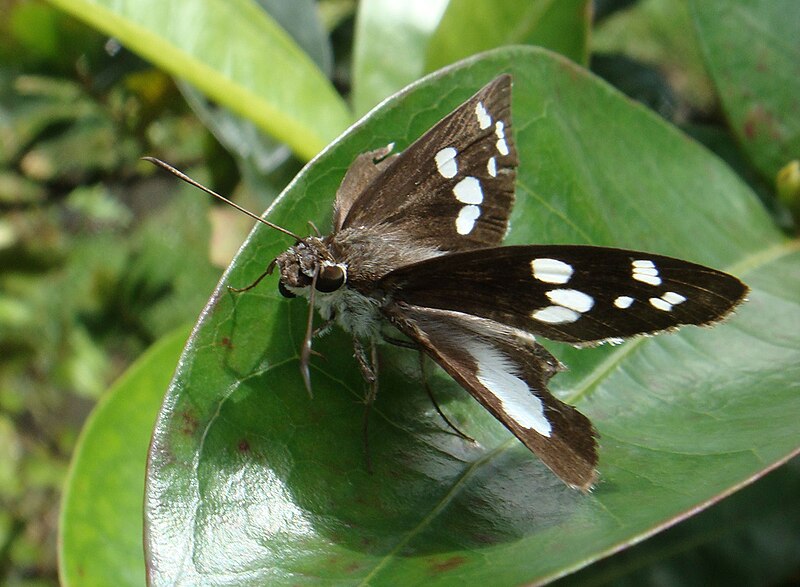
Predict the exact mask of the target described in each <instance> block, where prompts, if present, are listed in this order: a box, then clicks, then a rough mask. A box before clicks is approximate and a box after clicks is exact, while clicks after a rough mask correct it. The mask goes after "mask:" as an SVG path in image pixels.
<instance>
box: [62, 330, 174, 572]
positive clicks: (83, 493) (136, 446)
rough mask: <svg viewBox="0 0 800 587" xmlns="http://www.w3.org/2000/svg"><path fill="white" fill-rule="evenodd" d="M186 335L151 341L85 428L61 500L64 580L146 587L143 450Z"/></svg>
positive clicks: (93, 413)
mask: <svg viewBox="0 0 800 587" xmlns="http://www.w3.org/2000/svg"><path fill="white" fill-rule="evenodd" d="M188 333H189V330H188V328H186V327H182V328H180V329H178V330H176V331H175V332H173V333H172V334H170V335H168V336H166V337H164V338H163V339H161V341H160V342H158V343H156V344H155V345H153V346H152V347H151V349H150V350H149V351H148V352H147V353H145V354H144V355H143V356H142V357H141V358H140V359H139V360H138V361H136V363H134V364H133V365H132V366H131V367H130V368H129V369H128V370H127V371H126V372H125V374H124V375H123V376H122V377H121V378H120V379H119V381H117V382H116V383H115V384H114V386H113V387H112V388H111V389H110V390H109V392H108V394H107V395H106V396H105V398H103V400H102V401H101V402H100V403H99V404H98V405H97V407H96V408H95V409H94V411H93V412H92V415H91V416H90V417H89V420H88V422H87V423H86V425H85V426H84V428H83V431H82V433H81V437H80V440H79V441H78V446H77V447H76V449H75V452H74V454H73V456H72V465H71V467H70V473H69V477H68V479H67V483H66V485H65V487H64V494H63V497H62V503H61V519H60V521H59V540H58V546H59V552H58V557H59V567H60V569H59V574H60V577H61V583H62V585H65V586H70V585H76V586H77V585H80V586H81V587H87V586H88V587H91V586H92V585H118V586H121V587H122V586H126V585H131V586H137V587H138V586H139V585H143V584H144V581H145V573H144V571H145V565H144V557H143V551H142V532H143V529H142V495H143V494H144V473H145V466H146V461H147V447H148V445H149V443H150V432H151V430H152V427H153V422H155V419H156V415H157V414H158V408H159V406H160V404H161V400H162V398H163V393H164V389H165V388H166V387H167V385H168V384H169V380H170V378H171V377H172V373H173V371H174V369H175V362H176V360H177V358H178V355H179V354H180V349H181V347H182V346H183V344H184V343H185V341H186V337H187V336H188Z"/></svg>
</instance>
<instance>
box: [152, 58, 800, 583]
mask: <svg viewBox="0 0 800 587" xmlns="http://www.w3.org/2000/svg"><path fill="white" fill-rule="evenodd" d="M503 71H509V72H511V73H513V74H514V80H515V86H514V122H515V132H516V134H517V142H518V148H519V151H520V159H521V167H520V173H519V180H518V186H517V194H518V202H517V205H516V209H515V211H514V215H513V218H512V231H511V234H510V237H509V242H513V243H521V242H578V243H594V244H600V245H616V246H621V247H630V248H639V249H645V250H652V251H654V252H657V253H663V254H672V255H678V256H682V257H685V258H688V259H690V260H693V261H697V262H701V263H706V264H709V265H713V266H717V267H720V268H724V269H728V270H730V271H733V272H734V273H736V274H739V275H741V276H742V277H743V278H744V279H745V280H746V281H747V282H748V283H749V284H750V286H751V287H752V288H753V293H752V296H751V300H750V302H749V303H747V304H746V305H745V306H744V307H743V308H742V310H741V311H740V312H739V313H738V314H737V316H736V317H734V318H733V319H732V320H730V321H729V322H728V323H726V324H724V325H721V326H718V327H717V328H715V329H713V330H700V329H689V330H686V331H683V332H681V333H680V334H678V335H674V336H662V337H656V338H648V339H640V340H637V341H632V342H628V343H626V344H624V345H621V346H618V347H613V348H598V349H587V350H582V351H580V352H577V351H575V350H574V349H567V348H562V347H558V348H557V347H556V345H552V346H553V348H554V350H555V352H556V354H557V355H558V356H559V358H561V359H562V360H564V361H565V362H567V363H568V364H569V365H570V367H571V371H569V372H567V373H566V374H562V375H559V377H557V378H556V379H555V380H554V383H555V385H556V386H557V388H558V391H559V392H560V394H561V395H562V396H563V397H564V398H565V399H567V400H569V401H574V402H575V403H577V405H578V407H579V408H580V409H581V410H582V411H584V412H585V413H587V415H589V416H590V417H592V419H593V420H594V422H595V423H596V425H597V427H598V429H599V431H600V434H601V443H602V447H601V462H600V472H601V481H600V484H599V485H598V487H597V488H596V491H595V492H594V493H593V494H592V495H591V496H584V495H582V494H579V493H577V492H574V491H572V490H569V489H567V488H566V487H564V486H563V484H562V483H561V482H560V481H558V479H556V478H555V477H554V476H553V475H552V474H551V473H550V472H549V471H548V470H547V469H545V468H544V467H543V465H541V463H539V462H538V461H537V460H536V459H535V458H533V457H532V456H531V455H530V453H529V452H528V451H527V450H526V449H524V448H523V447H522V446H521V445H520V444H519V443H518V442H516V441H515V440H514V439H513V438H511V437H510V436H509V434H508V433H507V432H506V431H505V429H503V428H502V427H501V426H500V425H499V424H498V423H497V422H496V421H494V420H493V419H492V418H491V417H490V416H489V415H488V414H487V413H485V412H484V411H482V410H481V409H480V408H479V407H478V406H477V404H476V403H475V402H474V401H473V400H471V399H470V398H469V397H467V395H466V393H465V392H464V391H463V390H461V389H460V388H458V387H457V386H456V385H455V384H454V383H453V382H452V381H450V380H449V379H447V378H446V377H444V376H443V375H441V373H438V372H437V373H436V374H434V375H433V376H430V378H431V379H432V384H433V386H434V388H435V389H436V391H437V395H438V396H439V397H440V401H441V402H442V403H443V404H444V408H445V410H446V411H447V412H448V413H449V414H450V415H451V417H453V418H455V419H456V420H457V421H458V422H459V423H460V425H461V426H462V427H464V428H465V429H466V430H467V431H468V432H469V433H470V434H471V435H473V436H474V437H475V438H476V439H477V440H478V441H479V444H478V445H472V444H466V443H464V442H463V441H462V440H461V439H459V438H457V437H455V436H453V435H452V434H449V433H448V431H447V429H446V428H445V427H444V425H443V423H442V422H441V421H440V420H439V419H438V417H436V416H435V414H434V412H433V409H432V407H431V406H430V403H429V401H428V400H427V398H426V397H425V394H424V392H422V390H421V386H420V384H419V380H418V373H417V370H416V369H415V365H416V357H415V356H413V353H408V352H392V351H391V350H390V351H387V352H385V353H384V354H383V355H382V358H383V368H382V371H381V391H380V394H379V398H378V402H377V405H376V406H375V408H374V410H373V412H372V419H371V430H372V433H371V436H370V450H371V454H372V459H373V462H374V463H375V473H374V474H373V475H369V474H367V473H366V472H365V469H364V455H363V446H362V440H361V435H360V429H361V416H362V412H363V406H362V405H360V404H359V400H360V398H361V397H362V396H363V389H364V388H363V382H362V381H361V378H360V375H359V373H358V369H357V367H356V365H355V362H354V360H353V359H352V357H351V354H352V353H351V351H350V350H349V341H348V339H347V336H345V335H343V334H342V333H341V332H336V333H335V334H332V335H330V336H327V337H325V338H323V339H322V340H320V341H318V344H317V345H316V348H317V350H319V351H321V352H322V353H323V354H324V355H325V357H326V358H327V360H316V361H314V365H313V370H312V378H313V381H314V392H315V397H314V399H313V400H309V398H308V397H307V394H306V393H305V391H304V390H303V387H302V382H301V379H300V376H299V373H298V368H297V367H298V365H297V350H298V348H299V344H300V339H301V338H302V330H303V323H304V320H305V316H306V308H305V305H304V304H303V303H302V302H298V301H297V300H283V299H281V298H280V296H279V295H278V293H277V292H276V291H275V287H274V285H275V284H274V280H273V283H271V284H269V283H264V284H261V285H260V286H259V287H258V288H256V289H255V290H252V291H250V292H247V293H245V294H240V295H234V294H231V293H229V292H227V291H226V290H225V289H224V287H222V286H220V288H218V290H217V292H216V293H215V294H214V296H213V297H212V299H211V301H210V302H209V305H208V307H207V308H206V311H205V312H204V314H203V317H202V319H201V322H200V324H199V325H198V328H197V329H196V331H195V333H194V335H193V338H192V340H191V341H190V343H189V345H188V346H187V348H186V351H185V353H184V356H183V359H182V361H181V364H180V367H179V370H178V373H177V374H176V377H175V379H174V380H173V382H172V384H171V386H170V390H169V392H168V394H167V397H166V399H165V402H164V406H163V408H162V411H161V414H160V416H159V420H158V423H157V426H156V430H155V435H154V438H153V444H152V447H151V453H150V468H149V471H148V480H147V493H146V502H145V511H146V519H147V529H148V530H147V535H146V541H147V553H148V555H147V556H148V563H149V565H150V574H151V580H152V581H153V582H154V583H155V584H160V583H172V582H175V581H177V582H182V583H208V582H219V583H224V582H235V583H237V584H264V583H266V582H269V583H281V584H285V583H297V582H305V581H312V580H314V579H315V578H320V577H325V578H326V579H327V580H331V581H336V580H348V581H360V582H364V583H367V582H368V583H370V584H380V583H390V582H391V583H396V584H408V583H412V584H413V583H420V582H423V581H424V582H426V583H429V584H437V583H444V582H449V583H452V582H453V581H465V580H468V581H469V582H470V583H473V584H474V583H479V582H481V581H483V582H487V583H491V584H494V585H506V584H508V585H510V584H519V583H523V582H531V581H541V580H544V579H546V578H553V577H556V576H560V575H563V574H566V573H568V572H570V571H572V570H574V569H577V568H579V567H581V566H583V565H585V564H587V563H589V562H591V561H592V560H595V559H597V558H599V557H602V556H604V555H605V554H608V553H611V552H613V551H615V550H617V549H619V548H621V547H623V546H625V545H627V544H630V543H632V542H635V541H638V540H641V539H642V538H644V537H646V536H648V535H649V534H652V533H654V532H656V531H658V530H659V529H660V528H662V527H664V526H665V525H669V524H672V523H674V522H675V521H677V520H679V519H681V518H683V517H686V516H689V515H691V513H693V512H694V511H696V510H697V508H701V507H704V506H705V505H708V504H710V503H712V502H714V501H715V500H718V499H720V498H721V497H722V496H724V495H726V494H727V493H728V492H731V491H733V490H734V489H735V488H736V487H738V486H739V485H741V484H742V483H746V482H747V481H748V480H750V479H752V478H754V477H757V476H759V475H761V474H763V473H764V472H765V471H767V470H769V469H770V468H772V467H774V466H776V465H777V464H779V463H780V462H782V461H784V460H785V459H787V458H788V457H789V456H790V455H791V454H792V453H793V452H794V451H796V450H797V447H798V445H800V437H799V433H798V429H797V425H796V417H795V415H796V413H798V408H800V405H798V404H799V403H800V396H799V395H798V394H797V393H796V385H797V384H796V382H797V381H798V380H800V377H798V370H799V369H800V367H799V366H800V356H799V355H800V352H798V348H800V344H798V343H800V340H798V339H799V338H800V311H798V305H799V304H800V293H799V292H800V250H799V249H800V247H798V244H797V243H796V242H790V241H786V240H784V239H783V238H782V237H781V235H780V234H779V233H777V232H776V231H775V229H774V228H773V227H772V224H771V223H770V221H769V219H768V218H767V216H766V214H765V213H764V211H763V210H762V208H761V207H760V206H759V204H758V202H757V201H756V199H755V197H754V196H753V194H752V192H750V191H749V189H748V188H747V187H746V186H745V185H743V184H742V183H741V181H740V180H739V179H738V178H737V177H736V176H735V175H734V174H732V173H731V172H730V171H729V170H728V168H726V167H725V166H724V165H723V164H722V163H721V162H720V161H719V160H718V159H717V158H716V157H714V156H713V155H710V154H709V153H708V152H707V151H705V150H704V149H703V148H702V147H699V146H698V145H697V144H695V143H694V142H692V141H691V140H690V139H687V137H685V136H684V135H682V134H680V133H678V132H676V131H675V130H674V129H673V128H672V127H670V126H668V125H666V124H665V123H664V122H663V121H661V120H659V119H658V118H656V117H655V116H653V115H652V114H651V113H650V112H648V111H646V110H644V109H643V108H641V107H639V106H636V105H633V104H632V103H631V102H629V101H628V100H626V99H624V98H622V97H621V96H620V95H619V94H618V93H617V92H616V91H614V90H612V89H611V88H610V87H608V86H607V85H605V84H604V83H602V82H600V81H599V80H597V79H596V78H594V77H593V76H591V75H590V74H587V73H586V72H585V71H584V70H582V69H580V68H578V67H576V66H575V65H574V64H572V63H570V62H568V61H566V60H564V59H560V58H558V57H556V56H554V55H552V54H550V53H548V52H546V51H543V50H536V49H522V48H518V49H507V50H502V51H496V52H493V53H491V54H488V55H485V56H483V57H482V58H480V59H476V60H471V61H469V62H466V63H464V64H461V65H460V66H459V67H456V68H453V69H450V70H446V71H443V72H440V73H438V74H436V75H435V76H431V77H429V78H427V79H426V80H424V81H422V82H420V83H419V84H417V85H415V86H414V87H413V88H412V89H410V90H409V91H407V92H404V93H403V94H402V95H401V96H398V97H395V98H393V99H391V100H389V101H387V102H386V103H385V104H383V105H382V106H381V108H380V109H378V110H376V111H374V112H373V113H372V114H371V115H370V117H369V119H367V120H364V121H362V122H361V123H359V124H358V125H356V126H355V127H353V128H352V129H351V130H350V131H348V133H346V134H345V135H344V136H343V137H342V138H341V139H339V140H338V141H337V142H336V143H335V144H334V145H332V146H331V147H330V148H329V149H327V150H326V151H324V152H323V153H322V154H321V155H320V156H319V157H318V158H317V159H316V160H315V161H313V162H312V163H311V164H310V165H309V166H308V167H307V168H306V169H305V170H304V172H302V173H301V174H300V175H299V176H298V177H297V178H296V180H295V181H294V182H293V183H292V184H291V185H290V186H289V188H287V190H286V192H285V193H284V195H283V197H282V198H280V199H279V200H278V201H277V203H276V204H275V206H273V209H272V210H271V220H273V221H275V222H278V223H279V224H282V225H284V226H286V227H287V228H289V229H290V230H294V231H304V230H305V224H304V223H305V221H306V219H311V220H314V221H315V222H316V223H317V224H318V225H319V226H325V222H326V220H328V219H329V218H330V208H331V204H332V199H333V194H334V192H335V190H336V187H337V185H338V183H339V181H340V180H341V177H342V175H343V174H344V172H345V170H346V168H347V166H348V164H349V163H350V161H352V159H353V158H354V157H355V155H357V154H358V153H360V152H362V151H364V150H367V149H370V148H375V147H376V146H379V145H384V144H386V143H388V142H390V141H396V142H397V146H398V149H402V148H404V147H405V146H406V145H408V144H409V143H410V142H411V141H412V140H414V139H415V138H417V137H418V136H419V135H420V134H421V133H422V132H424V131H425V130H427V129H428V128H429V127H430V126H431V125H432V124H433V123H434V122H436V120H438V119H439V118H440V117H441V116H442V115H444V114H446V113H447V112H448V111H450V110H451V109H452V108H454V107H455V106H456V105H458V104H459V103H460V102H461V101H463V100H464V99H466V98H467V97H468V96H470V95H471V94H472V93H474V92H475V91H476V90H477V89H478V88H479V87H480V86H481V85H483V84H484V83H486V82H488V81H489V80H490V79H492V78H493V77H494V76H495V75H497V74H499V73H500V72H503ZM287 244H289V243H287V242H286V239H285V237H283V236H282V235H280V234H278V233H276V232H274V231H269V230H262V228H261V227H258V228H257V229H256V230H254V232H253V233H252V235H251V237H250V239H249V240H248V242H247V243H246V245H245V247H244V248H243V249H242V251H241V252H240V254H239V256H238V257H237V259H236V260H235V261H234V263H233V264H232V265H231V267H230V269H229V271H228V272H227V274H226V276H225V278H224V279H223V283H229V284H232V285H234V286H241V285H243V284H247V283H249V282H251V281H252V279H254V278H255V277H256V276H257V275H258V274H259V273H260V272H261V271H263V268H264V267H265V266H266V264H267V263H268V262H269V260H270V259H271V258H273V257H274V256H275V255H276V254H277V253H279V252H280V251H281V250H283V249H285V247H286V246H287Z"/></svg>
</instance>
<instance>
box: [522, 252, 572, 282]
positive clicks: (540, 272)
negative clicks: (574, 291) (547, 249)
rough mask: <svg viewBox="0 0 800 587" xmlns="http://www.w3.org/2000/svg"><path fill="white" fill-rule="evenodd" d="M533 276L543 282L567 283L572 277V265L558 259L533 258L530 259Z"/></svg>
mask: <svg viewBox="0 0 800 587" xmlns="http://www.w3.org/2000/svg"><path fill="white" fill-rule="evenodd" d="M531 271H532V272H533V276H534V277H535V278H536V279H538V280H539V281H544V282H545V283H567V282H568V281H569V280H570V278H571V277H572V273H573V271H572V265H570V264H569V263H564V261H559V260H558V259H547V258H542V259H534V260H533V261H531Z"/></svg>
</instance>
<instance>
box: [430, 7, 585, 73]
mask: <svg viewBox="0 0 800 587" xmlns="http://www.w3.org/2000/svg"><path fill="white" fill-rule="evenodd" d="M590 4H591V3H590V2H587V0H566V1H565V0H560V1H558V2H554V1H553V0H534V1H532V2H519V1H518V0H494V1H487V0H451V1H450V2H449V3H448V5H447V10H446V11H445V13H444V16H443V17H442V21H441V22H440V23H439V27H438V28H437V29H436V32H435V34H434V35H433V37H432V38H431V40H430V42H429V43H428V50H427V63H426V70H427V71H433V70H435V69H439V68H440V67H444V66H445V65H448V64H450V63H455V62H456V61H458V60H459V59H463V58H465V57H469V56H470V55H474V54H476V53H480V52H481V51H487V50H489V49H494V48H496V47H501V46H503V45H539V46H541V47H546V48H547V49H551V50H552V51H556V52H558V53H561V54H562V55H565V56H567V57H569V58H570V59H572V60H573V61H576V62H578V63H583V64H585V63H586V62H587V61H588V57H589V54H588V50H587V41H588V33H589V24H590V20H591V6H590Z"/></svg>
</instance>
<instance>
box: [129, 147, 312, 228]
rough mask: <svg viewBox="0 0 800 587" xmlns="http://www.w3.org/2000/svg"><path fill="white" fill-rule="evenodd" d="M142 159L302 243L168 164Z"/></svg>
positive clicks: (153, 159)
mask: <svg viewBox="0 0 800 587" xmlns="http://www.w3.org/2000/svg"><path fill="white" fill-rule="evenodd" d="M142 159H143V160H144V161H149V162H150V163H152V164H153V165H157V166H158V167H161V168H162V169H166V170H167V171H169V172H170V173H171V174H172V175H174V176H175V177H177V178H179V179H182V180H183V181H185V182H186V183H188V184H189V185H193V186H194V187H196V188H198V189H201V190H203V191H204V192H205V193H207V194H210V195H212V196H214V197H215V198H217V199H219V200H222V201H223V202H225V203H226V204H228V205H230V206H233V207H234V208H236V209H237V210H239V212H243V213H245V214H247V215H248V216H249V217H250V218H253V219H254V220H258V221H259V222H260V223H261V224H266V225H267V226H269V227H270V228H274V229H275V230H277V231H280V232H282V233H283V234H288V235H289V236H290V237H292V238H294V239H295V240H297V241H303V238H302V237H299V236H297V235H296V234H295V233H293V232H292V231H291V230H286V229H285V228H283V227H281V226H278V225H277V224H273V223H272V222H270V221H269V220H264V219H263V218H262V217H261V216H259V215H257V214H253V213H252V212H251V211H250V210H247V209H246V208H242V207H241V206H240V205H239V204H237V203H236V202H232V201H231V200H229V199H228V198H226V197H225V196H221V195H219V194H218V193H217V192H215V191H214V190H212V189H209V188H207V187H206V186H204V185H203V184H201V183H199V182H197V181H195V180H193V179H192V178H191V177H189V176H188V175H186V174H185V173H183V172H181V171H178V170H177V169H175V168H174V167H173V166H172V165H170V164H169V163H165V162H164V161H162V160H161V159H156V158H155V157H142Z"/></svg>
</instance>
